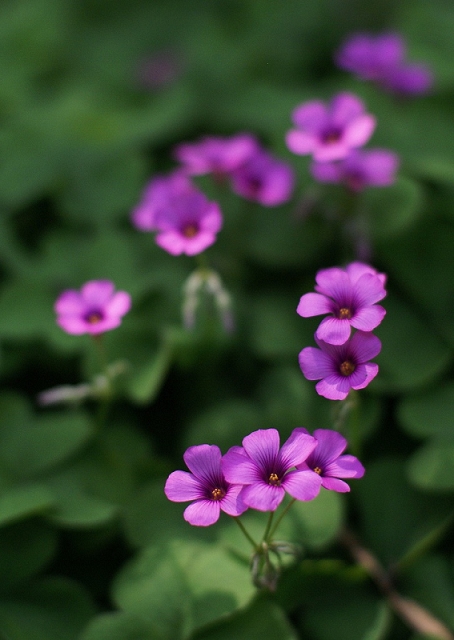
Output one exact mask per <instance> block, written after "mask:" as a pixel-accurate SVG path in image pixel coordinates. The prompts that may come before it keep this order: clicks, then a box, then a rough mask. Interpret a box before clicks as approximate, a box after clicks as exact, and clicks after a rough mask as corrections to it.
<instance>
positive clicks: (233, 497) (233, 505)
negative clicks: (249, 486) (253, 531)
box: [219, 484, 248, 517]
mask: <svg viewBox="0 0 454 640" xmlns="http://www.w3.org/2000/svg"><path fill="white" fill-rule="evenodd" d="M242 489H243V485H241V484H233V485H230V487H229V488H228V490H227V493H226V494H225V496H224V497H223V498H222V500H220V501H219V504H220V505H221V509H222V511H224V512H225V513H227V514H228V515H229V516H235V517H236V516H240V515H241V514H242V513H244V512H245V511H246V509H247V508H248V506H247V504H245V502H244V500H243V498H242V494H241V492H242Z"/></svg>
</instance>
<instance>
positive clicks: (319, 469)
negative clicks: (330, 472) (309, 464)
mask: <svg viewBox="0 0 454 640" xmlns="http://www.w3.org/2000/svg"><path fill="white" fill-rule="evenodd" d="M314 471H315V473H318V475H319V476H320V475H322V469H321V468H320V467H314Z"/></svg>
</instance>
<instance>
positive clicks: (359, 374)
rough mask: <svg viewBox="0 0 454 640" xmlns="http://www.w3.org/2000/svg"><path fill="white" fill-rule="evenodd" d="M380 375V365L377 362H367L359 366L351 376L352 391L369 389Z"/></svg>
mask: <svg viewBox="0 0 454 640" xmlns="http://www.w3.org/2000/svg"><path fill="white" fill-rule="evenodd" d="M377 373H378V364H375V362H366V363H364V364H359V365H358V366H357V367H356V369H355V370H354V372H353V373H352V374H351V376H349V380H350V386H351V388H352V389H364V387H367V385H368V384H369V382H371V381H372V380H373V379H374V378H375V376H376V375H377Z"/></svg>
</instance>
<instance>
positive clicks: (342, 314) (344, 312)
mask: <svg viewBox="0 0 454 640" xmlns="http://www.w3.org/2000/svg"><path fill="white" fill-rule="evenodd" d="M338 317H339V319H340V320H346V319H347V320H350V318H351V317H352V312H351V309H349V308H348V307H341V308H340V309H339V311H338Z"/></svg>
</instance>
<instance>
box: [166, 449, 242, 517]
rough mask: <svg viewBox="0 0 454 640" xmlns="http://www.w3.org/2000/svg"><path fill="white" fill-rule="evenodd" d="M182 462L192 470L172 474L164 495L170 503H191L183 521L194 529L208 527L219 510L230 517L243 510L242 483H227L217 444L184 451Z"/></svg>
mask: <svg viewBox="0 0 454 640" xmlns="http://www.w3.org/2000/svg"><path fill="white" fill-rule="evenodd" d="M183 458H184V461H185V463H186V465H187V466H188V469H189V470H190V471H191V473H189V472H188V471H173V472H172V473H171V474H170V476H169V477H168V478H167V481H166V484H165V487H164V492H165V494H166V496H167V498H168V499H169V500H171V501H172V502H189V501H192V504H190V505H189V506H188V507H186V509H185V510H184V514H183V515H184V519H185V520H186V521H187V522H189V524H192V525H194V526H196V527H208V526H209V525H210V524H214V523H215V522H217V521H218V520H219V516H220V513H221V510H222V511H224V512H225V513H227V514H228V515H229V516H239V515H241V514H242V513H243V512H244V511H246V509H247V506H246V505H245V504H244V503H243V501H242V499H241V497H240V495H239V494H240V492H241V489H242V488H243V487H242V485H241V484H230V483H229V482H227V481H226V479H225V477H224V475H223V473H222V469H221V460H222V456H221V451H220V449H219V447H217V446H216V445H209V444H200V445H196V446H194V447H189V449H187V450H186V452H185V454H184V456H183Z"/></svg>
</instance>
